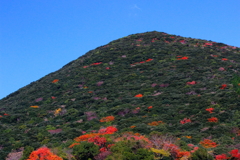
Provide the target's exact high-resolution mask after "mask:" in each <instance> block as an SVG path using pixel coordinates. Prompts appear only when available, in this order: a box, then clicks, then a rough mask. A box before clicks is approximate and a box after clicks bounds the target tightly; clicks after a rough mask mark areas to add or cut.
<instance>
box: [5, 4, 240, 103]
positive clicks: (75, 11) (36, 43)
mask: <svg viewBox="0 0 240 160" xmlns="http://www.w3.org/2000/svg"><path fill="white" fill-rule="evenodd" d="M239 8H240V0H151V1H147V0H1V1H0V22H1V23H0V99H1V98H3V97H5V96H7V95H8V94H10V93H12V92H14V91H17V90H18V89H19V88H22V87H24V86H26V85H28V84H29V83H31V82H33V81H36V80H38V79H40V78H41V77H43V76H45V75H47V74H49V73H51V72H54V71H57V70H58V69H60V68H61V67H62V66H64V65H65V64H67V63H68V62H70V61H72V60H75V59H77V58H78V57H80V56H81V55H83V54H85V53H86V52H88V51H89V50H92V49H95V48H96V47H98V46H101V45H105V44H107V43H108V42H110V41H112V40H116V39H118V38H121V37H124V36H127V35H129V34H135V33H141V32H147V31H154V30H155V31H160V32H166V33H169V34H175V35H180V36H184V37H191V38H200V39H205V40H212V41H215V42H221V43H225V44H228V45H232V46H237V47H240V9H239Z"/></svg>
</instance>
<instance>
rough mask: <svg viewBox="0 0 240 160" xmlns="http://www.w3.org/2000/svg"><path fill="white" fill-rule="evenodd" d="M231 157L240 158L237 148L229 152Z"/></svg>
mask: <svg viewBox="0 0 240 160" xmlns="http://www.w3.org/2000/svg"><path fill="white" fill-rule="evenodd" d="M229 153H230V154H231V155H232V157H234V158H237V160H240V152H239V150H238V149H233V150H231V151H230V152H229Z"/></svg>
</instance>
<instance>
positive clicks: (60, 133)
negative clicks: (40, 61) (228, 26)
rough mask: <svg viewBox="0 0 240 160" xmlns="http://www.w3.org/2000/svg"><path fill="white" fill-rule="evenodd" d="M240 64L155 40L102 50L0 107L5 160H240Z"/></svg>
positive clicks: (232, 54)
mask: <svg viewBox="0 0 240 160" xmlns="http://www.w3.org/2000/svg"><path fill="white" fill-rule="evenodd" d="M239 56H240V48H238V47H233V46H229V45H226V44H223V43H217V42H213V41H208V40H200V39H193V38H186V37H181V36H177V35H171V34H167V33H163V32H157V31H153V32H146V33H139V34H132V35H129V36H126V37H123V38H120V39H117V40H114V41H112V42H110V43H108V44H106V45H104V46H100V47H98V48H96V49H94V50H91V51H89V52H87V53H86V54H85V55H83V56H81V57H79V58H78V59H76V60H74V61H72V62H70V63H68V64H67V65H65V66H63V67H62V68H61V69H59V70H58V71H56V72H53V73H50V74H48V75H46V76H44V77H43V78H41V79H39V80H37V81H35V82H32V83H31V84H29V85H27V86H25V87H23V88H21V89H19V90H18V91H16V92H14V93H12V94H10V95H8V96H7V97H5V98H3V99H1V100H0V130H1V132H0V136H1V139H0V155H1V156H0V159H5V158H6V157H8V159H11V158H12V159H13V157H17V156H19V157H22V159H27V158H28V157H29V155H30V153H31V152H32V151H33V150H37V149H38V148H40V147H43V146H45V148H40V149H43V150H44V153H45V154H46V153H48V151H47V149H51V151H52V152H53V153H54V154H56V155H58V156H59V157H62V158H63V159H71V158H70V157H71V156H74V157H75V159H84V158H85V159H88V158H92V159H107V158H106V157H107V155H109V156H108V159H114V157H115V159H116V157H118V158H117V159H131V158H130V157H133V158H132V159H144V158H145V159H153V157H155V158H159V159H181V158H182V159H183V158H185V159H186V158H187V159H191V158H192V159H213V158H219V157H220V156H224V155H223V154H225V155H226V156H227V157H229V158H232V159H234V158H236V159H237V157H238V156H239V157H240V151H239V152H238V150H240V145H239V144H240V101H239V97H240V96H239V95H240V74H239V64H240V58H239ZM110 130H111V131H110ZM113 130H114V131H113ZM76 137H77V138H76ZM83 137H85V139H84V138H83ZM86 137H88V138H86ZM94 138H95V139H94ZM101 138H102V139H101ZM104 138H105V139H104ZM124 138H125V139H124ZM126 139H129V140H128V141H127V140H126ZM100 140H102V141H101V143H100ZM82 141H84V142H82ZM140 141H141V142H140ZM142 141H144V142H147V143H143V142H142ZM77 142H81V144H79V143H77ZM91 142H92V143H91ZM93 142H94V143H93ZM130 142H131V143H130ZM107 144H109V145H110V144H111V145H110V146H113V147H112V148H110V147H109V146H108V147H106V145H107ZM70 145H71V146H70ZM69 146H70V148H69ZM73 146H74V147H73ZM89 146H91V147H90V148H92V150H91V149H89ZM128 146H131V147H129V148H127V147H128ZM96 147H98V148H97V149H96ZM104 147H105V148H104ZM86 148H88V149H86ZM43 150H42V151H43ZM80 150H81V152H80ZM86 150H87V152H85V151H86ZM37 151H38V152H40V150H37ZM90 152H91V153H90ZM229 152H230V153H229ZM35 153H37V152H34V153H33V152H32V155H33V154H35ZM85 153H86V154H85ZM93 153H94V154H93ZM132 153H135V154H134V155H133V154H132ZM49 154H50V153H49ZM104 154H105V157H104ZM101 156H102V158H100V157H101ZM134 156H135V157H134ZM136 156H137V157H136ZM141 156H142V157H141ZM144 156H145V157H144ZM217 156H218V157H217ZM96 157H97V158H96ZM103 157H104V158H103ZM126 157H128V158H126ZM146 157H147V158H146ZM190 157H191V158H190Z"/></svg>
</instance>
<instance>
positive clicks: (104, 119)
mask: <svg viewBox="0 0 240 160" xmlns="http://www.w3.org/2000/svg"><path fill="white" fill-rule="evenodd" d="M114 119H115V117H114V116H107V117H103V118H102V119H100V122H111V121H114Z"/></svg>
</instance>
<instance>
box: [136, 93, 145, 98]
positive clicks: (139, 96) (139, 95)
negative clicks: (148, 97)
mask: <svg viewBox="0 0 240 160" xmlns="http://www.w3.org/2000/svg"><path fill="white" fill-rule="evenodd" d="M134 97H138V98H141V97H143V95H142V94H137V95H135V96H134Z"/></svg>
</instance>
